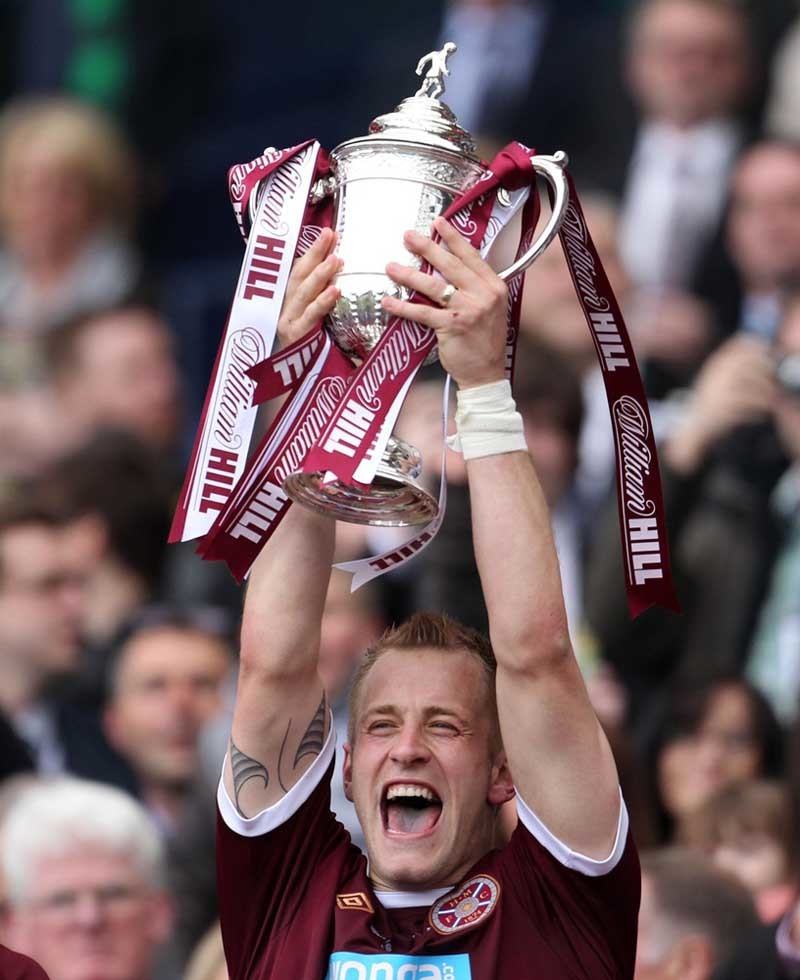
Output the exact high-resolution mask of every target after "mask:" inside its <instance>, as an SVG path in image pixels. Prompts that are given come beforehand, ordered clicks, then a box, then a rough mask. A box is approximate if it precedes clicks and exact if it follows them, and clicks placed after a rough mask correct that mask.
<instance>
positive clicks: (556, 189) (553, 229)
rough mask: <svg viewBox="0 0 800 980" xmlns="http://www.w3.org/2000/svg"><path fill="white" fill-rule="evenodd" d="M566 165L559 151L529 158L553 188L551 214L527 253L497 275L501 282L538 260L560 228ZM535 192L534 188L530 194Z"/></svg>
mask: <svg viewBox="0 0 800 980" xmlns="http://www.w3.org/2000/svg"><path fill="white" fill-rule="evenodd" d="M568 163H569V158H568V157H567V154H566V153H564V151H563V150H559V151H558V153H555V154H553V156H551V157H546V156H541V157H538V156H535V157H531V165H532V167H533V169H534V170H535V171H536V172H537V173H539V174H541V175H542V176H543V177H544V179H545V180H546V181H547V183H548V184H549V185H550V186H551V187H552V188H553V194H554V201H553V213H552V214H551V215H550V220H549V221H548V222H547V225H546V226H545V228H544V231H543V232H542V233H541V235H539V237H538V238H537V239H536V241H535V242H534V243H533V244H532V245H531V247H530V248H529V249H528V251H527V252H526V253H525V254H524V255H522V256H520V258H518V259H517V261H516V262H515V263H514V264H513V265H510V266H509V267H508V268H507V269H505V270H503V272H499V273H498V275H499V276H500V278H501V279H502V280H503V282H508V281H509V279H513V278H514V276H518V275H519V274H520V272H524V271H525V270H526V269H527V268H528V266H529V265H530V264H531V263H532V262H533V261H534V260H535V259H538V258H539V256H540V255H541V254H542V252H543V251H544V250H545V249H546V248H547V246H548V245H549V244H550V242H552V240H553V239H554V238H555V237H556V235H557V234H558V229H559V228H560V227H561V222H562V221H563V219H564V212H565V211H566V209H567V205H568V204H569V185H568V184H567V178H566V177H565V176H564V168H565V167H566V165H567V164H568ZM535 192H536V191H535V188H534V189H533V190H532V191H531V193H535Z"/></svg>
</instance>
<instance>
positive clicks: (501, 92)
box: [420, 0, 619, 166]
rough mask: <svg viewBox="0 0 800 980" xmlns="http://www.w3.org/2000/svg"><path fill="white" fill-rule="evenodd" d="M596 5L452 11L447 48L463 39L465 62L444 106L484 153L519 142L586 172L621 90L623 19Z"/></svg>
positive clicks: (467, 0)
mask: <svg viewBox="0 0 800 980" xmlns="http://www.w3.org/2000/svg"><path fill="white" fill-rule="evenodd" d="M595 6H596V5H594V4H591V3H585V4H584V3H579V4H577V5H576V4H574V3H571V4H565V3H556V2H553V0H451V2H450V3H449V4H448V6H447V9H446V12H445V17H444V24H443V25H442V28H441V34H440V44H441V43H444V42H445V41H454V42H455V43H456V44H457V45H458V54H457V55H456V56H455V59H454V62H453V71H452V76H451V77H450V78H448V79H446V91H445V93H444V95H443V97H442V98H443V101H444V102H446V103H447V104H448V105H449V106H450V107H451V108H452V109H453V111H454V112H455V114H456V116H457V117H458V120H459V122H460V123H461V125H462V126H464V127H465V128H466V129H468V130H469V131H470V132H472V133H473V135H475V136H476V138H477V139H478V140H479V142H480V143H481V144H482V145H483V149H484V155H486V156H487V157H491V156H493V154H494V151H495V150H496V149H499V148H500V147H501V146H503V145H504V144H505V143H507V142H508V141H509V140H511V139H518V140H522V141H523V142H525V143H528V144H530V145H531V146H535V147H537V148H538V150H539V152H541V153H554V152H555V151H556V150H566V151H567V153H568V154H569V156H570V158H571V159H572V160H573V161H575V162H577V163H578V165H579V166H580V163H581V159H582V157H583V156H584V154H585V153H586V152H587V150H588V149H590V148H591V147H592V146H593V144H594V142H595V141H596V140H597V139H598V138H602V136H603V127H604V124H606V123H607V121H608V119H609V113H611V112H613V107H614V106H615V104H616V100H615V99H614V96H616V95H617V94H618V91H619V79H618V78H617V76H616V73H615V71H614V69H615V68H616V67H617V64H616V60H615V58H614V45H615V42H616V26H617V18H616V17H615V16H612V15H611V14H610V13H608V12H606V13H600V12H598V11H597V10H596V9H594V8H595ZM422 53H423V52H420V54H422ZM601 65H602V66H603V70H602V71H599V70H598V68H599V66H601ZM615 83H616V84H615Z"/></svg>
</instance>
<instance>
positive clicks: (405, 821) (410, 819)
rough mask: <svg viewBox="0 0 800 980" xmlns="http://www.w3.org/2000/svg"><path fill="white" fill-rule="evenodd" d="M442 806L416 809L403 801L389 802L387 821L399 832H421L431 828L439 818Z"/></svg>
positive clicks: (391, 827)
mask: <svg viewBox="0 0 800 980" xmlns="http://www.w3.org/2000/svg"><path fill="white" fill-rule="evenodd" d="M441 809H442V808H441V807H440V806H437V805H436V804H433V803H432V804H431V805H430V806H426V807H423V808H422V809H415V808H414V807H410V806H403V804H402V803H389V804H388V806H387V807H386V823H387V826H388V828H389V830H392V831H394V832H395V833H397V834H421V833H424V832H425V831H426V830H430V829H431V828H432V827H433V825H434V824H435V823H436V821H437V820H438V819H439V813H440V812H441Z"/></svg>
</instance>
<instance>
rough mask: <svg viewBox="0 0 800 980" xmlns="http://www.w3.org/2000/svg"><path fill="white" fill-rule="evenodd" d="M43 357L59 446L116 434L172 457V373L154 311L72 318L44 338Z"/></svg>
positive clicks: (176, 394)
mask: <svg viewBox="0 0 800 980" xmlns="http://www.w3.org/2000/svg"><path fill="white" fill-rule="evenodd" d="M47 354H48V363H49V368H50V377H51V381H52V385H53V388H54V395H55V404H54V406H53V412H54V414H55V415H56V417H57V418H58V419H59V420H60V421H61V433H60V435H61V439H62V445H64V444H66V445H67V446H69V445H77V444H80V443H81V442H83V441H84V440H85V439H86V438H88V437H89V436H91V435H92V433H94V432H95V431H97V430H98V429H115V428H116V429H121V430H123V431H125V432H129V433H131V434H133V435H135V436H137V437H138V438H139V439H140V440H141V441H142V442H143V443H144V444H145V445H146V446H149V447H150V448H151V449H152V450H153V451H154V452H158V453H163V454H167V453H169V452H174V451H175V449H176V440H177V439H178V437H179V435H180V426H181V412H180V391H179V380H178V369H177V364H176V361H175V351H174V344H173V340H172V335H171V333H170V330H169V327H168V326H167V324H166V323H165V322H164V320H163V319H162V318H161V316H160V315H159V313H158V312H157V311H156V310H154V309H152V308H149V307H146V306H138V305H128V306H121V307H118V308H116V309H107V310H104V311H99V312H97V313H94V314H91V315H89V316H82V317H77V318H75V319H74V320H72V321H71V322H70V323H68V324H65V325H64V326H63V327H62V328H61V329H59V330H57V331H54V332H53V333H52V334H51V336H50V337H49V339H48V344H47Z"/></svg>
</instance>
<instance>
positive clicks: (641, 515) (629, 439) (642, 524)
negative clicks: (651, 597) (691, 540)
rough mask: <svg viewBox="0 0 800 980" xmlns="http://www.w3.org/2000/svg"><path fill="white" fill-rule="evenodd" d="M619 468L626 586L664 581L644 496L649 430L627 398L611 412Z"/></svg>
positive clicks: (652, 511)
mask: <svg viewBox="0 0 800 980" xmlns="http://www.w3.org/2000/svg"><path fill="white" fill-rule="evenodd" d="M611 417H612V419H613V423H614V438H615V441H616V446H617V460H618V465H619V473H618V486H619V492H620V494H621V497H622V509H623V513H624V515H625V517H624V536H623V545H624V548H625V559H626V565H627V575H628V581H629V583H630V582H632V583H635V584H636V585H644V584H645V583H646V582H647V580H648V579H663V577H664V568H663V557H662V553H661V543H660V541H659V521H658V517H657V511H658V508H657V506H656V503H655V501H654V500H653V499H652V498H650V497H648V496H647V485H648V482H649V480H650V478H651V467H652V462H653V456H652V453H651V451H650V447H649V446H648V444H647V439H648V436H649V435H650V426H649V422H648V419H647V414H646V412H645V411H644V410H643V408H642V406H641V405H640V404H639V403H638V402H637V401H636V399H635V398H633V397H632V396H630V395H623V396H622V397H621V398H618V399H617V401H615V402H614V404H613V406H612V410H611Z"/></svg>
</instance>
